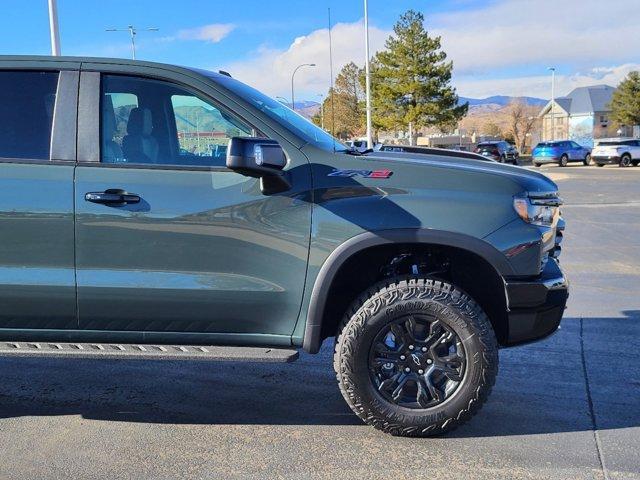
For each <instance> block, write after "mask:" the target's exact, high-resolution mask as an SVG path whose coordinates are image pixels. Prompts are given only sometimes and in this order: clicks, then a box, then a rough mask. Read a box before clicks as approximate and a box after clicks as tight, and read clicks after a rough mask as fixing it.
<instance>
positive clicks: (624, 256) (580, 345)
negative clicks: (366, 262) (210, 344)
mask: <svg viewBox="0 0 640 480" xmlns="http://www.w3.org/2000/svg"><path fill="white" fill-rule="evenodd" d="M541 171H542V172H544V173H546V174H549V175H550V176H551V177H552V178H553V179H554V180H556V181H557V183H558V184H559V186H560V189H561V193H562V196H563V197H564V199H565V202H566V206H565V207H564V216H565V218H566V220H567V234H566V240H565V245H564V251H563V254H562V257H561V259H562V264H563V265H564V268H565V269H566V272H567V273H568V275H569V276H570V279H571V281H572V291H571V297H570V300H569V308H568V310H567V312H566V315H565V320H564V321H563V324H562V329H561V330H560V331H559V332H558V333H557V334H556V335H554V336H553V337H551V338H550V339H548V340H546V341H544V342H540V343H536V344H531V345H528V346H524V347H520V348H515V349H511V350H503V351H501V357H500V361H501V365H500V369H501V371H500V374H499V377H498V381H497V384H496V386H495V389H494V392H493V394H492V396H491V398H490V399H489V401H488V403H487V404H486V405H485V407H484V408H483V410H482V411H481V412H480V414H479V415H477V416H476V417H475V418H474V419H473V420H472V421H471V422H470V423H469V424H467V425H465V426H464V427H462V428H460V429H458V430H456V431H455V432H453V433H452V434H450V435H449V436H447V437H442V438H434V439H405V438H394V437H390V436H386V435H384V434H382V433H379V432H377V431H375V430H373V429H371V428H369V427H366V426H364V425H362V424H361V423H360V421H359V420H358V419H357V418H356V417H355V416H354V415H352V414H351V412H350V410H349V409H348V407H347V406H346V404H345V403H344V402H343V400H342V397H341V396H340V393H339V391H338V388H337V386H336V382H335V377H334V374H333V370H332V367H331V360H330V356H331V348H332V345H329V343H327V344H325V346H324V349H323V352H322V354H321V355H316V356H310V355H302V357H301V359H300V360H299V361H298V362H296V363H294V364H290V365H273V364H230V363H194V362H175V363H174V362H171V363H167V362H152V361H125V360H108V361H96V360H74V359H55V360H51V359H34V358H28V359H17V358H16V359H8V358H0V459H1V461H0V478H3V479H4V478H63V477H65V478H116V477H117V478H136V479H142V478H153V479H163V478H178V477H180V478H256V479H262V478H295V479H311V478H365V479H378V478H380V479H382V478H395V479H402V478H410V477H412V478H443V477H444V476H446V478H464V479H474V478H483V479H484V478H486V479H498V478H505V479H512V478H526V479H529V478H553V479H564V478H567V479H583V478H584V479H602V478H610V479H623V478H624V479H630V478H640V455H639V454H640V296H639V293H638V289H639V287H640V168H627V169H620V168H617V167H605V168H595V167H582V166H577V165H576V166H573V165H572V166H570V167H567V168H563V169H560V168H558V167H544V168H542V169H541Z"/></svg>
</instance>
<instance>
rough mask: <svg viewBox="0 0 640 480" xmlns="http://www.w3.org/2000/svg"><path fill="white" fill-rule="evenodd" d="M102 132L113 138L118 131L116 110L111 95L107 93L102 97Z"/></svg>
mask: <svg viewBox="0 0 640 480" xmlns="http://www.w3.org/2000/svg"><path fill="white" fill-rule="evenodd" d="M102 132H103V134H104V136H105V139H107V140H111V139H112V137H113V134H114V133H115V132H116V112H115V111H114V109H113V99H112V98H111V95H105V96H104V97H103V99H102Z"/></svg>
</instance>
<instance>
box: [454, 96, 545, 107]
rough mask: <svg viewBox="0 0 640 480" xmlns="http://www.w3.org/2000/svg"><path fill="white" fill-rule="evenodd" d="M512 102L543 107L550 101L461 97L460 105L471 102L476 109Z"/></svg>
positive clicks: (506, 97) (521, 98) (497, 97)
mask: <svg viewBox="0 0 640 480" xmlns="http://www.w3.org/2000/svg"><path fill="white" fill-rule="evenodd" d="M512 100H522V101H524V102H525V103H526V104H527V105H532V106H534V107H543V106H545V105H546V104H547V102H548V100H545V99H544V98H536V97H509V96H506V95H494V96H492V97H487V98H469V97H460V100H459V101H458V102H459V103H461V104H462V103H465V102H469V106H470V107H475V106H478V105H499V106H500V107H504V106H506V105H508V104H509V103H510V102H511V101H512Z"/></svg>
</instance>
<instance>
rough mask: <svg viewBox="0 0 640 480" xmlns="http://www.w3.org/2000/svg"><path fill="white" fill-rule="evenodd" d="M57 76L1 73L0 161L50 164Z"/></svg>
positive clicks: (36, 73) (13, 72)
mask: <svg viewBox="0 0 640 480" xmlns="http://www.w3.org/2000/svg"><path fill="white" fill-rule="evenodd" d="M57 87H58V72H34V71H29V72H18V71H0V125H2V127H1V128H0V157H2V158H15V159H29V160H49V157H50V145H51V127H52V124H53V111H54V108H55V103H56V90H57Z"/></svg>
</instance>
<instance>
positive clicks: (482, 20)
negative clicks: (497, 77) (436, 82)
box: [427, 0, 640, 75]
mask: <svg viewBox="0 0 640 480" xmlns="http://www.w3.org/2000/svg"><path fill="white" fill-rule="evenodd" d="M637 7H638V0H613V1H608V2H607V1H602V0H536V1H531V0H500V1H498V2H496V3H492V4H490V5H489V6H486V7H482V8H479V9H475V10H469V11H463V12H455V13H446V14H440V15H435V16H432V17H427V26H428V27H430V29H431V30H432V32H433V33H435V34H438V35H442V42H443V48H444V49H445V51H446V52H447V53H448V54H449V57H450V58H451V59H452V60H453V62H454V67H455V69H456V73H457V74H458V75H465V74H477V73H483V74H486V73H487V72H491V71H492V70H494V69H496V68H505V67H508V68H513V67H518V66H520V67H522V66H530V65H532V64H543V65H545V64H546V65H555V66H561V65H570V66H572V67H574V68H586V67H591V66H593V65H603V64H605V65H606V64H622V63H626V62H629V61H630V60H635V59H637V58H638V51H639V50H640V35H638V33H637V32H638V27H637V24H638V19H637V15H636V13H637Z"/></svg>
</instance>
